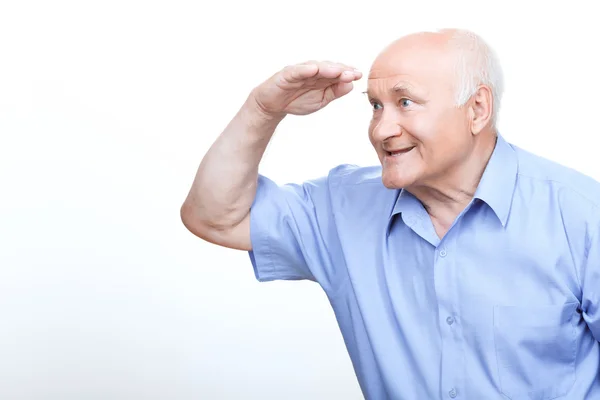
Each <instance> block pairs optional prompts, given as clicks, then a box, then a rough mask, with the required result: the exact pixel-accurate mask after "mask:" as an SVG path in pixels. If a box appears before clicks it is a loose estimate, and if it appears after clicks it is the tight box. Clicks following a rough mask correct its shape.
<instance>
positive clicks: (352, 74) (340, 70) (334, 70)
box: [317, 61, 362, 82]
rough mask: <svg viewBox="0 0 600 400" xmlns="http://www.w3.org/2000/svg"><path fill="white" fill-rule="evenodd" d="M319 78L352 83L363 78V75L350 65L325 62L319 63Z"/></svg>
mask: <svg viewBox="0 0 600 400" xmlns="http://www.w3.org/2000/svg"><path fill="white" fill-rule="evenodd" d="M317 78H325V79H340V80H342V81H344V82H351V81H353V80H356V79H360V78H362V73H361V72H360V71H359V70H358V69H356V68H354V67H352V66H350V65H346V64H342V63H331V62H329V61H323V62H321V63H319V74H318V75H317Z"/></svg>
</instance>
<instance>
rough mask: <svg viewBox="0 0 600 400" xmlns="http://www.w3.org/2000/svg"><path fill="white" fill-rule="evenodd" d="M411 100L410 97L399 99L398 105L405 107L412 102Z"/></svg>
mask: <svg viewBox="0 0 600 400" xmlns="http://www.w3.org/2000/svg"><path fill="white" fill-rule="evenodd" d="M412 102H413V101H412V100H410V99H401V100H400V106H401V107H404V108H406V107H408V106H410V105H411V104H412Z"/></svg>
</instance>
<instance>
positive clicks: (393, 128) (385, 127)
mask: <svg viewBox="0 0 600 400" xmlns="http://www.w3.org/2000/svg"><path fill="white" fill-rule="evenodd" d="M400 135H402V128H401V127H400V123H399V122H398V121H397V120H395V119H394V118H389V117H388V118H381V119H380V120H379V121H377V122H375V126H374V127H373V139H375V140H376V141H378V142H383V141H384V140H386V139H388V138H391V137H396V136H400Z"/></svg>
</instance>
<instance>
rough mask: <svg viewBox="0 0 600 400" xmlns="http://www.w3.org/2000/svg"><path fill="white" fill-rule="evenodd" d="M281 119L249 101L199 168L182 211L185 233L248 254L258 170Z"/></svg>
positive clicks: (218, 139) (249, 98) (249, 99)
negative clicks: (186, 230)
mask: <svg viewBox="0 0 600 400" xmlns="http://www.w3.org/2000/svg"><path fill="white" fill-rule="evenodd" d="M282 119H283V117H281V116H271V115H268V114H266V113H264V112H262V111H261V110H260V107H259V106H258V105H257V104H256V102H255V101H254V100H253V97H252V96H250V97H248V99H247V101H246V102H245V103H244V105H243V106H242V107H241V108H240V110H239V111H238V113H237V114H236V115H235V117H234V118H233V119H232V120H231V122H230V123H229V125H227V127H226V128H225V130H224V131H223V132H222V133H221V135H220V136H219V137H218V138H217V140H216V141H215V142H214V143H213V145H212V146H211V147H210V149H209V150H208V152H207V153H206V155H205V156H204V158H203V159H202V161H201V163H200V166H199V167H198V171H197V173H196V176H195V179H194V181H193V183H192V187H191V189H190V191H189V193H188V196H187V198H186V200H185V202H184V203H183V205H182V207H181V219H182V222H183V224H184V225H185V226H186V227H187V229H189V230H190V231H191V232H192V233H194V234H195V235H196V236H198V237H200V238H202V239H204V240H206V241H208V242H211V243H214V244H218V245H222V246H226V247H230V248H235V249H239V250H251V248H252V246H251V243H250V206H251V205H252V202H253V200H254V196H255V194H256V184H257V180H258V166H259V163H260V160H261V159H262V156H263V154H264V152H265V149H266V147H267V145H268V143H269V140H270V139H271V137H272V136H273V133H274V132H275V128H276V127H277V125H278V124H279V122H280V121H281V120H282Z"/></svg>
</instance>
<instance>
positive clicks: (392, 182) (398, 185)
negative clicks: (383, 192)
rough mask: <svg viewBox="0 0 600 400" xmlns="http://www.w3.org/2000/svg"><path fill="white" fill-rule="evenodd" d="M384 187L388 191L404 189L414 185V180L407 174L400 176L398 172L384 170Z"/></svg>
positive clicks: (382, 179) (382, 176)
mask: <svg viewBox="0 0 600 400" xmlns="http://www.w3.org/2000/svg"><path fill="white" fill-rule="evenodd" d="M381 181H382V183H383V186H385V187H386V188H388V189H402V188H405V187H408V186H410V185H412V184H413V183H414V181H415V180H414V179H413V178H412V177H411V176H410V175H407V174H399V173H398V172H397V171H386V170H383V173H382V175H381Z"/></svg>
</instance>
